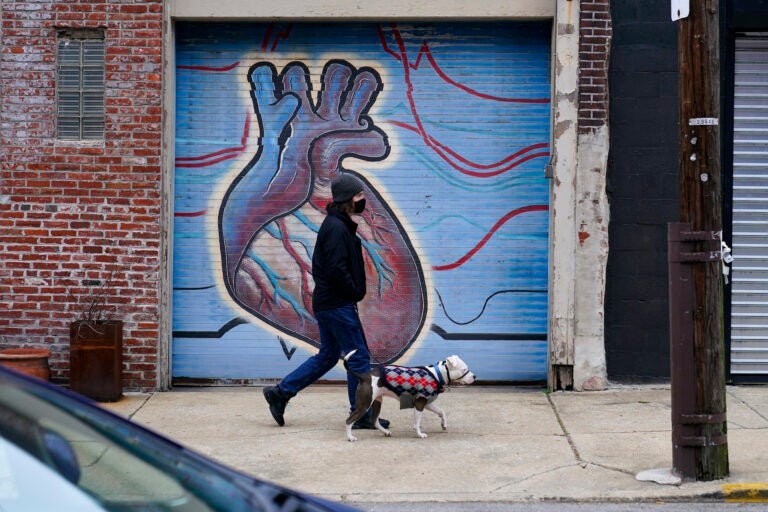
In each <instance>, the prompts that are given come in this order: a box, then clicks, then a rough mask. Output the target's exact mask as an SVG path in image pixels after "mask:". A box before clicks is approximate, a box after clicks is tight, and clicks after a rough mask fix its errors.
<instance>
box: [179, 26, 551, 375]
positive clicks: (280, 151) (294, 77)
mask: <svg viewBox="0 0 768 512" xmlns="http://www.w3.org/2000/svg"><path fill="white" fill-rule="evenodd" d="M175 35H176V48H175V65H176V76H175V80H176V103H175V107H176V124H175V158H176V165H175V175H174V193H175V201H174V219H175V223H174V229H173V237H174V244H173V251H174V254H173V264H174V282H173V287H174V294H173V305H172V314H173V330H174V332H173V343H172V353H173V358H172V374H173V377H174V381H175V382H177V383H181V382H185V381H189V380H201V381H205V380H212V381H220V382H224V381H254V380H255V381H259V380H265V379H276V378H281V377H282V376H284V375H285V374H286V373H287V372H288V371H290V370H291V369H293V368H295V367H296V366H297V365H298V364H299V363H300V362H301V361H303V360H304V359H305V358H306V357H308V356H309V355H311V354H312V353H313V352H314V351H315V350H316V347H317V345H318V341H319V339H318V333H317V325H316V323H315V321H314V318H313V314H312V310H311V292H312V276H311V273H310V269H311V264H310V262H311V254H312V248H313V243H314V237H315V233H316V231H317V228H318V226H319V225H320V223H321V222H322V219H323V216H324V207H325V204H326V203H327V202H328V200H329V198H330V193H329V190H328V183H329V180H331V179H332V178H333V176H335V175H336V174H337V173H340V172H347V173H354V174H355V175H357V176H359V177H360V178H361V179H362V180H363V181H364V182H365V184H366V195H367V198H368V207H367V210H366V212H365V214H364V215H363V216H361V217H358V218H356V221H357V222H358V224H359V226H360V228H359V235H360V237H361V238H362V242H363V247H364V252H365V257H366V264H367V275H368V294H367V296H366V299H365V300H364V301H363V302H361V303H360V315H361V318H362V321H363V324H364V327H365V330H366V336H367V339H368V343H369V346H370V348H371V351H372V354H373V356H374V358H375V359H376V361H379V362H382V363H396V364H404V365H405V364H407V365H424V364H431V363H434V362H436V361H438V360H441V359H444V358H445V357H446V356H448V355H450V354H459V355H460V356H461V357H462V358H463V359H464V360H466V361H467V362H468V363H469V365H470V366H471V367H472V369H473V371H475V373H477V374H478V375H479V376H480V377H481V378H482V379H483V380H488V381H539V380H546V374H547V339H546V326H547V302H548V301H547V293H548V290H547V274H548V246H549V244H548V226H549V183H548V181H547V180H546V179H545V177H544V168H545V165H546V163H547V161H548V159H549V145H550V144H549V143H550V53H551V52H550V46H551V24H550V23H549V22H541V21H537V22H494V23H438V24H434V23H433V24H429V23H400V22H398V23H339V24H329V23H322V24H318V23H234V22H233V23H192V22H188V23H177V25H176V34H175ZM328 378H329V379H341V378H343V373H342V372H341V371H340V370H338V369H337V370H334V371H333V372H332V373H330V374H329V376H328Z"/></svg>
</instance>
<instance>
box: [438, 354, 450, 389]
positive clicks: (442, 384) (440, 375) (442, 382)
mask: <svg viewBox="0 0 768 512" xmlns="http://www.w3.org/2000/svg"><path fill="white" fill-rule="evenodd" d="M444 362H445V361H443V363H444ZM445 373H446V375H448V380H449V381H450V380H451V374H450V373H448V368H447V367H446V368H445ZM435 374H436V376H437V388H438V389H439V390H440V391H442V390H443V387H445V380H444V379H443V372H441V371H440V363H437V364H436V365H435Z"/></svg>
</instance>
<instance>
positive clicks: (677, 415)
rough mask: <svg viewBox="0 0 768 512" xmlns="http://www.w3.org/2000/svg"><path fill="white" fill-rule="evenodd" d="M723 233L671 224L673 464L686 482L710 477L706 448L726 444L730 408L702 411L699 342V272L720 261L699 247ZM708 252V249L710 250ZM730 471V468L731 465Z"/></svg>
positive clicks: (710, 252) (715, 255) (669, 246)
mask: <svg viewBox="0 0 768 512" xmlns="http://www.w3.org/2000/svg"><path fill="white" fill-rule="evenodd" d="M718 236H719V234H718V233H715V232H711V231H691V225H690V224H685V223H670V224H669V225H668V229H667V244H668V253H667V254H668V258H669V260H668V261H669V335H670V369H671V387H672V393H671V394H672V448H673V450H672V466H673V469H674V471H675V472H676V473H678V474H679V476H680V477H681V478H683V479H686V480H698V479H709V478H708V473H707V472H706V469H707V468H706V467H705V466H706V464H705V463H704V459H706V453H704V450H708V449H711V448H712V447H717V446H724V445H726V444H727V436H726V431H727V426H726V416H725V409H724V408H723V410H719V411H709V412H705V411H702V410H701V407H702V406H703V405H702V402H703V401H702V400H701V396H700V394H701V392H700V390H699V389H698V382H699V381H700V379H699V376H698V375H697V364H696V344H695V340H694V308H695V303H696V299H695V293H694V273H693V265H694V264H696V263H704V262H711V261H715V260H719V259H720V258H721V253H720V250H719V248H718V249H717V250H714V249H715V248H714V247H713V246H710V247H709V249H712V250H709V251H707V250H703V251H702V250H699V251H698V252H696V251H695V249H696V247H695V246H696V245H706V244H707V243H708V242H710V241H713V240H714V241H717V242H718V247H719V239H718V238H717V237H718ZM705 249H707V248H706V247H705ZM726 467H727V464H726ZM725 472H726V474H727V469H726V470H725Z"/></svg>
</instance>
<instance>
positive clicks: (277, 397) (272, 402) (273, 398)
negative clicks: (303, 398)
mask: <svg viewBox="0 0 768 512" xmlns="http://www.w3.org/2000/svg"><path fill="white" fill-rule="evenodd" d="M264 398H265V399H266V400H267V403H268V404H269V412H271V413H272V417H273V418H274V419H275V421H276V422H277V424H278V425H280V426H281V427H282V426H283V425H285V419H284V418H283V414H284V413H285V406H286V404H288V399H287V398H285V395H283V393H282V391H280V388H279V387H277V386H269V387H266V388H264Z"/></svg>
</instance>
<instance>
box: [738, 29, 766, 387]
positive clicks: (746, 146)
mask: <svg viewBox="0 0 768 512" xmlns="http://www.w3.org/2000/svg"><path fill="white" fill-rule="evenodd" d="M735 62H736V69H735V71H736V73H735V98H734V135H733V255H734V261H733V273H732V274H733V284H732V289H731V306H732V310H731V374H733V375H750V374H751V375H756V374H758V375H768V34H766V35H765V36H741V37H738V38H737V39H736V60H735Z"/></svg>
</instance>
